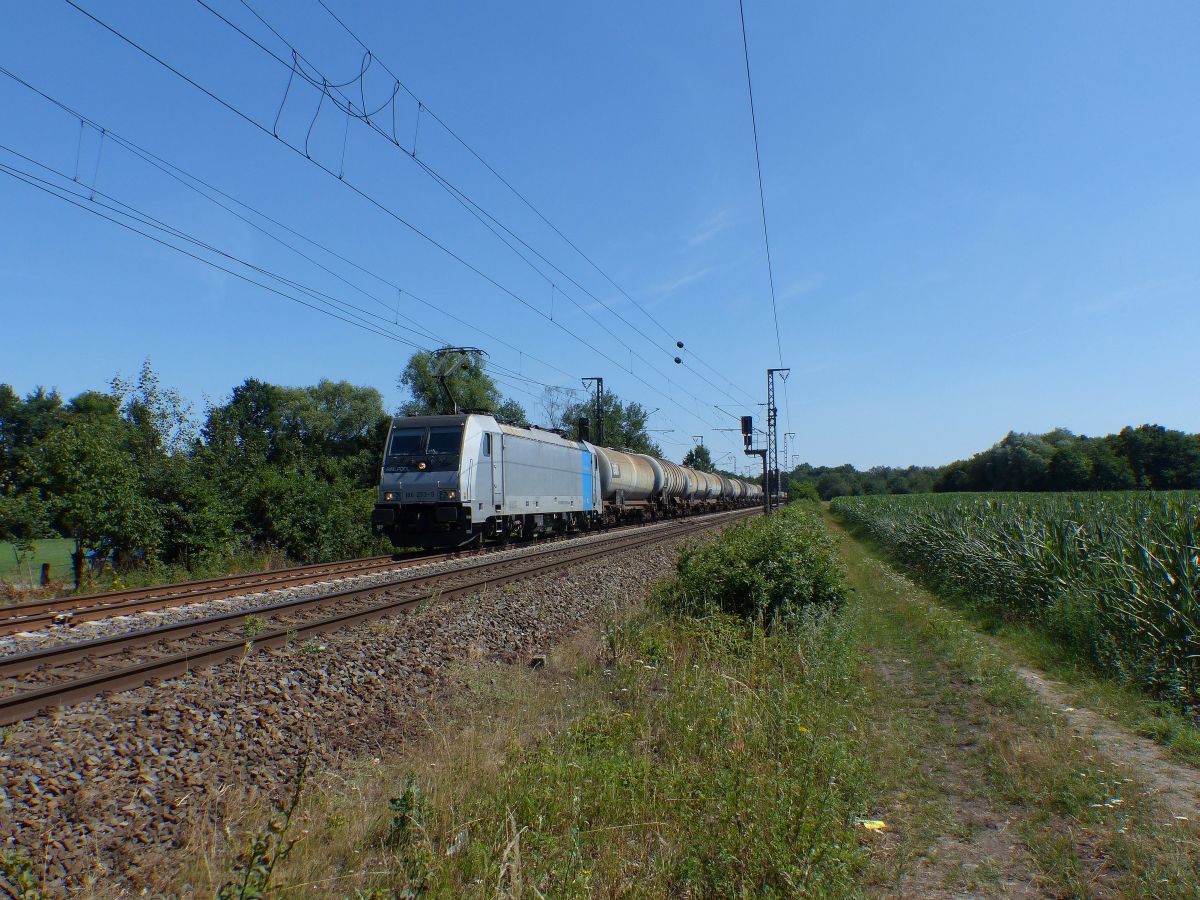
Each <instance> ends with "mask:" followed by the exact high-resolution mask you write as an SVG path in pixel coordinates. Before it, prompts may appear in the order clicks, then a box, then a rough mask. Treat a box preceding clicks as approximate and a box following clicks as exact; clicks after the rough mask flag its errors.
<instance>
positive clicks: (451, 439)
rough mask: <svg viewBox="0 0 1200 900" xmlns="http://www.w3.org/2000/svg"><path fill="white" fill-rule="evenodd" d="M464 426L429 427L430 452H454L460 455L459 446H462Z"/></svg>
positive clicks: (432, 453)
mask: <svg viewBox="0 0 1200 900" xmlns="http://www.w3.org/2000/svg"><path fill="white" fill-rule="evenodd" d="M462 433H463V430H462V427H461V426H460V427H458V428H430V429H429V454H430V456H432V455H434V454H442V453H453V454H454V455H455V456H458V451H459V448H460V447H462Z"/></svg>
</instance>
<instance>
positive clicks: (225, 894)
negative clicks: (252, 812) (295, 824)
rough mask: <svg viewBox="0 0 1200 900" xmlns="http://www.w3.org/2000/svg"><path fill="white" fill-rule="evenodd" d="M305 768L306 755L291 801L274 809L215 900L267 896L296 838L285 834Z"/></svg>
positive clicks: (252, 898)
mask: <svg viewBox="0 0 1200 900" xmlns="http://www.w3.org/2000/svg"><path fill="white" fill-rule="evenodd" d="M307 771H308V756H307V755H306V756H305V757H304V759H303V760H302V761H301V763H300V767H299V770H298V771H297V774H296V789H295V791H294V793H293V794H292V800H291V803H290V804H288V806H287V807H286V808H285V809H277V810H276V811H275V814H274V815H272V816H271V818H270V819H269V821H268V822H267V828H266V830H265V831H263V832H261V833H259V834H257V835H255V836H254V839H253V840H252V841H251V843H250V847H249V849H248V850H247V851H246V852H245V853H244V854H242V856H241V857H240V858H239V859H238V861H237V862H236V863H235V864H234V867H233V878H232V879H230V880H229V881H227V882H225V883H224V884H222V885H221V886H220V888H218V889H217V897H218V900H261V898H264V897H266V896H267V895H268V892H269V891H270V890H271V877H272V875H273V874H274V872H275V869H276V867H277V866H278V865H279V864H280V863H282V862H283V861H285V860H286V859H287V858H288V856H289V855H290V854H291V852H292V848H293V847H294V846H295V844H296V840H297V839H296V838H289V837H288V829H289V828H290V827H291V824H292V815H293V814H294V813H295V812H296V809H297V808H298V807H299V806H300V796H301V794H302V792H303V790H304V776H305V774H306V772H307Z"/></svg>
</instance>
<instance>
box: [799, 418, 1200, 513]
mask: <svg viewBox="0 0 1200 900" xmlns="http://www.w3.org/2000/svg"><path fill="white" fill-rule="evenodd" d="M784 478H785V479H787V480H788V482H789V487H790V489H791V490H792V491H793V492H796V493H809V494H811V493H812V492H813V491H815V492H816V493H817V494H819V495H820V497H821V499H823V500H829V499H831V498H833V497H842V496H854V495H858V494H918V493H927V492H931V491H1120V490H1134V489H1137V490H1156V491H1170V490H1200V435H1196V434H1188V433H1187V432H1183V431H1175V430H1172V429H1169V428H1164V427H1163V426H1162V425H1139V426H1137V427H1133V426H1126V427H1125V428H1122V429H1121V430H1120V432H1118V433H1117V434H1109V435H1104V436H1103V437H1088V436H1086V435H1076V434H1072V433H1071V432H1070V431H1068V430H1067V429H1065V428H1056V429H1054V430H1053V431H1049V432H1046V433H1045V434H1022V433H1018V432H1009V434H1007V435H1006V436H1005V437H1004V438H1003V439H1002V440H1001V441H999V442H998V443H996V444H994V445H992V446H991V447H989V448H988V449H987V450H984V451H982V452H980V453H976V454H975V455H974V456H972V457H971V458H970V459H964V460H957V461H955V462H952V463H949V464H948V465H945V466H940V467H933V466H910V467H908V468H904V469H901V468H891V467H888V466H878V467H876V468H872V469H868V470H866V471H859V470H857V469H855V468H854V467H853V466H851V465H843V466H836V467H825V466H810V465H807V464H804V465H801V466H798V467H796V468H795V469H793V470H792V471H791V472H790V473H785V475H784Z"/></svg>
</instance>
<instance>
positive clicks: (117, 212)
mask: <svg viewBox="0 0 1200 900" xmlns="http://www.w3.org/2000/svg"><path fill="white" fill-rule="evenodd" d="M0 149H2V150H4V151H6V152H8V153H10V154H12V155H13V156H16V157H18V158H20V159H22V160H24V161H25V162H27V163H30V164H32V165H34V166H37V167H38V168H40V169H42V170H43V171H45V172H47V173H49V174H52V175H55V176H57V177H58V178H60V179H62V180H64V181H67V182H69V183H70V186H64V185H58V184H54V183H53V182H50V181H47V180H46V179H44V178H39V177H37V176H35V175H33V174H32V173H30V172H27V171H23V170H21V169H17V168H15V167H13V166H9V165H7V164H4V163H0V172H2V173H3V174H6V175H9V176H11V177H14V178H17V179H18V180H20V181H23V182H24V183H26V184H28V185H29V186H31V187H35V188H37V189H39V190H41V191H43V192H44V193H47V194H49V195H50V196H53V197H57V198H58V199H60V200H64V201H66V202H69V203H71V204H72V205H74V206H77V207H79V208H80V209H83V210H85V211H87V212H91V213H93V214H95V215H97V216H99V217H100V218H102V219H105V220H106V221H109V222H111V223H113V224H116V225H120V226H121V227H123V228H126V229H127V230H129V231H132V232H134V233H136V234H139V235H141V236H143V237H146V238H148V239H149V240H152V241H154V242H155V243H158V244H161V245H162V246H165V247H168V248H170V249H172V250H175V251H176V252H178V253H182V254H183V255H185V256H188V257H190V258H191V259H194V260H196V261H197V262H202V263H204V264H206V265H209V266H211V267H213V268H216V269H218V270H220V271H222V272H225V273H226V274H229V275H233V276H234V277H237V278H240V279H242V280H243V281H247V282H248V283H250V284H253V285H256V286H257V287H260V288H262V289H264V290H268V291H271V292H272V293H274V294H277V295H279V296H281V297H285V298H286V299H289V300H292V301H293V302H296V303H299V304H301V305H303V306H306V307H308V308H309V309H313V310H315V311H317V312H321V313H323V314H325V315H331V316H332V318H335V319H338V320H340V321H342V322H346V323H347V324H350V325H355V326H356V327H359V328H363V329H364V330H366V331H369V332H371V333H373V334H377V335H380V336H381V337H385V338H388V339H390V340H394V341H397V342H399V343H401V344H404V345H406V346H408V347H411V348H413V349H414V350H418V351H421V352H426V353H428V352H430V351H431V350H432V349H433V348H431V347H429V346H427V345H422V344H418V343H415V342H414V341H411V340H408V339H406V338H403V337H400V336H398V335H395V334H393V333H391V332H389V331H387V330H386V328H385V326H388V325H391V323H390V322H389V321H388V320H387V319H386V318H385V317H383V316H380V315H378V314H377V313H374V312H371V311H370V310H364V309H362V308H361V307H357V306H354V305H353V304H348V303H346V302H345V301H342V300H339V299H338V298H336V297H332V296H330V295H328V294H324V293H323V292H321V291H317V290H315V289H313V288H310V287H307V286H305V285H303V284H301V283H300V282H297V281H294V280H293V279H290V278H287V277H286V276H283V275H280V274H278V273H276V272H272V271H270V270H268V269H265V268H263V267H261V266H258V265H256V264H254V263H251V262H249V261H247V260H245V259H243V258H241V257H239V256H236V255H234V254H231V253H227V252H225V251H223V250H221V249H220V248H217V247H214V246H213V245H211V244H208V243H207V242H205V241H203V240H201V239H200V238H197V237H196V236H194V235H191V234H189V233H187V232H185V231H183V230H181V229H179V228H177V227H175V226H172V225H170V224H169V223H166V222H164V221H162V220H160V219H157V218H156V217H154V216H152V215H150V214H149V213H146V212H145V211H143V210H141V209H138V208H137V207H135V206H133V205H131V204H128V203H125V202H124V201H122V200H120V199H118V198H116V197H114V196H113V195H111V194H108V193H104V192H102V191H98V190H92V189H90V188H86V189H85V188H84V187H82V186H79V190H78V191H76V190H73V189H72V188H73V187H75V186H76V185H75V184H74V181H73V179H72V178H71V177H70V176H69V175H68V174H67V173H65V172H63V171H60V170H58V169H55V168H54V167H52V166H49V165H46V164H45V163H42V162H40V161H38V160H36V159H34V158H32V157H30V156H27V155H26V154H24V153H21V152H20V151H17V150H14V149H13V148H11V147H8V146H7V145H4V144H0ZM84 193H88V195H89V196H88V197H86V198H85V197H84ZM96 197H101V198H103V200H109V201H112V202H111V204H110V203H105V202H102V201H97V200H96V199H95V198H96ZM114 204H115V205H114ZM97 207H99V208H97ZM101 210H105V211H106V212H101ZM110 214H111V215H110ZM116 216H121V217H123V218H124V219H129V220H132V221H134V222H136V223H137V224H138V225H142V226H144V227H146V228H148V229H151V231H157V232H159V233H160V234H162V235H166V236H168V237H171V238H174V239H176V240H179V241H183V242H185V243H187V244H191V245H193V247H195V248H196V249H198V250H205V251H208V252H210V253H213V254H215V255H218V256H220V257H223V258H224V259H226V260H227V261H229V262H230V263H234V264H237V265H240V266H243V267H245V268H247V269H250V270H251V271H254V272H256V273H258V274H260V275H263V276H265V277H267V278H269V279H273V280H275V281H277V282H279V283H280V284H283V285H284V286H286V287H288V288H290V289H292V290H296V291H299V292H300V293H302V294H305V295H306V296H308V297H309V298H310V299H312V300H314V301H315V302H316V303H318V304H321V305H320V306H314V305H313V304H311V303H308V302H306V301H304V300H301V299H300V298H297V297H295V296H294V295H292V294H290V293H288V292H287V291H282V290H277V289H276V288H273V287H271V286H270V285H268V284H263V283H262V282H259V281H257V280H255V279H253V278H249V277H247V276H245V275H244V274H241V273H239V272H237V271H235V270H233V269H230V268H228V267H226V266H224V265H221V264H218V263H214V262H213V261H212V260H210V259H206V258H204V257H202V256H199V255H197V254H195V253H192V252H189V251H188V250H185V249H183V248H181V247H180V246H178V245H176V244H173V243H171V242H170V241H169V240H165V239H162V238H160V237H156V236H154V235H153V234H151V233H147V232H146V231H142V230H141V229H140V228H137V227H134V226H132V225H130V224H129V223H128V222H127V221H122V219H118V218H116ZM332 304H337V305H338V306H341V307H348V308H349V309H339V310H338V312H342V313H345V316H349V317H350V318H346V317H345V316H343V315H338V314H336V313H331V312H330V311H329V309H328V308H326V307H328V306H330V305H332ZM349 310H354V312H351V311H349ZM360 314H361V315H360ZM363 316H367V317H369V318H375V319H379V320H381V322H382V323H383V324H382V325H377V324H375V323H373V322H368V321H367V320H366V319H365V318H363ZM486 367H487V368H489V369H491V370H493V371H495V372H500V373H504V374H505V375H506V376H507V377H509V378H514V379H520V380H522V381H525V382H527V383H530V384H537V385H540V386H542V387H552V386H553V385H548V384H546V383H544V382H540V381H538V380H537V379H534V378H530V377H528V376H525V375H522V374H520V373H518V372H511V370H508V369H506V368H505V367H503V366H499V365H497V364H495V363H491V362H488V363H487V364H486ZM514 387H515V385H514ZM517 389H519V390H522V391H524V392H525V393H527V394H530V396H534V397H535V398H536V396H537V395H534V394H532V393H531V392H530V391H528V390H527V389H525V388H522V387H518V388H517ZM566 390H568V391H571V392H573V393H580V391H579V390H578V389H574V388H566Z"/></svg>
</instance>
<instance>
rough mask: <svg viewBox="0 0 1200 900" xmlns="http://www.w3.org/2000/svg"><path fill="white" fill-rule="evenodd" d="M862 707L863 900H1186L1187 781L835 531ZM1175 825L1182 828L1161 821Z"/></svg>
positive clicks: (1192, 845)
mask: <svg viewBox="0 0 1200 900" xmlns="http://www.w3.org/2000/svg"><path fill="white" fill-rule="evenodd" d="M830 525H831V529H832V530H833V532H834V534H835V535H836V536H837V538H838V540H839V541H840V546H841V551H842V557H843V561H844V563H845V565H846V569H847V573H848V577H849V581H850V583H851V585H852V587H853V588H854V590H855V593H856V595H857V603H856V605H855V613H854V614H855V615H856V616H857V619H858V622H857V624H858V629H859V633H860V635H861V644H862V648H863V649H862V652H863V655H864V667H863V673H864V678H865V680H866V682H867V685H868V688H869V690H870V692H871V694H872V696H873V699H874V701H875V702H874V704H873V707H872V711H871V716H872V719H873V721H874V725H875V727H876V729H877V733H878V742H877V746H878V754H879V759H878V760H877V766H878V769H879V772H880V780H881V784H880V794H881V797H882V798H883V800H882V804H881V808H880V809H879V810H877V811H876V812H877V814H878V818H880V819H883V820H884V821H886V822H887V827H886V829H885V830H884V831H883V832H882V833H881V834H879V835H876V836H873V837H871V838H870V839H869V844H870V847H871V856H872V862H873V870H872V872H871V873H870V875H869V884H868V890H870V891H871V893H873V894H874V895H875V896H887V897H897V896H898V897H913V898H917V897H921V898H926V897H928V898H965V897H1101V898H1104V897H1122V896H1129V895H1143V896H1155V897H1196V896H1200V892H1198V889H1197V884H1198V883H1200V879H1198V878H1197V872H1198V871H1200V869H1198V866H1200V828H1198V827H1197V825H1198V824H1200V823H1198V821H1197V820H1200V812H1197V810H1198V806H1197V800H1198V794H1197V780H1198V776H1197V772H1196V770H1194V769H1192V768H1189V767H1188V766H1186V765H1181V764H1179V763H1176V762H1173V761H1171V760H1169V759H1167V758H1166V755H1165V754H1164V753H1163V752H1162V751H1161V750H1159V749H1158V748H1157V747H1155V746H1154V745H1153V744H1152V743H1151V742H1149V741H1147V740H1145V739H1142V738H1139V737H1136V736H1134V735H1131V734H1129V733H1127V732H1125V731H1124V730H1123V729H1121V728H1120V727H1119V726H1118V725H1116V724H1113V723H1111V722H1109V721H1107V720H1105V719H1104V718H1103V717H1100V716H1098V715H1096V714H1095V713H1093V712H1090V711H1088V710H1080V709H1072V708H1071V707H1069V706H1068V702H1067V701H1066V700H1065V699H1064V697H1063V696H1062V695H1060V693H1059V691H1058V690H1057V689H1056V688H1055V687H1054V685H1053V684H1052V683H1050V682H1048V681H1047V680H1046V679H1045V678H1044V677H1042V676H1041V675H1039V674H1038V673H1036V672H1033V671H1029V670H1017V669H1016V668H1015V667H1014V666H1012V665H1011V663H1010V662H1009V660H1008V659H1007V658H1002V657H1001V656H1000V655H998V654H997V653H996V652H995V651H994V648H993V645H992V644H991V643H989V641H988V640H986V639H985V638H984V637H983V636H982V635H980V634H979V633H978V632H976V631H975V630H974V629H973V627H972V626H971V625H970V624H969V623H968V622H966V620H965V619H963V618H962V617H961V616H959V615H958V614H956V613H955V612H953V611H951V610H949V609H947V608H946V607H945V606H944V605H943V604H942V603H941V602H940V601H939V600H938V599H937V598H936V597H934V596H932V595H930V594H929V593H927V592H925V591H923V590H921V589H920V588H919V587H917V586H916V585H915V584H913V583H912V582H911V581H910V580H909V579H907V578H906V577H904V576H903V575H901V574H899V573H897V572H896V571H895V570H893V569H892V568H891V567H890V566H888V565H887V564H886V563H884V562H883V561H881V560H880V559H879V558H878V557H877V556H876V555H875V554H873V553H872V552H871V551H870V550H868V549H867V548H866V547H865V546H864V545H863V544H861V543H860V542H859V541H857V540H855V539H854V538H852V537H851V536H849V535H848V534H846V533H845V532H844V531H843V530H842V529H841V528H840V527H839V526H838V525H837V523H836V522H832V521H831V523H830ZM1176 816H1181V817H1185V818H1175V817H1176Z"/></svg>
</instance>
